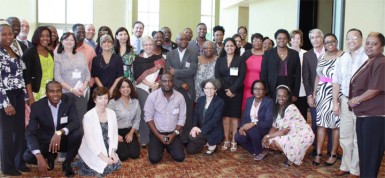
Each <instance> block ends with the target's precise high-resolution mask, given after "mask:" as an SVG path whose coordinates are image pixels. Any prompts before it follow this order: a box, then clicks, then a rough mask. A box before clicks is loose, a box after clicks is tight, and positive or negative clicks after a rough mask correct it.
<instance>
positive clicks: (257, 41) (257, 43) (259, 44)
mask: <svg viewBox="0 0 385 178" xmlns="http://www.w3.org/2000/svg"><path fill="white" fill-rule="evenodd" d="M252 45H253V48H254V49H255V50H260V49H262V45H263V44H262V40H261V39H259V38H253V41H252Z"/></svg>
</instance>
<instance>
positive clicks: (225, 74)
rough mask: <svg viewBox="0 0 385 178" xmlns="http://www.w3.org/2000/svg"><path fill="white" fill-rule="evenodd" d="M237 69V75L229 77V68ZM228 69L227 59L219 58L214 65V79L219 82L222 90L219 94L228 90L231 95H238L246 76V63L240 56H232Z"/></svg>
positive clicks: (241, 90)
mask: <svg viewBox="0 0 385 178" xmlns="http://www.w3.org/2000/svg"><path fill="white" fill-rule="evenodd" d="M232 67H236V68H238V75H237V76H231V75H230V68H232ZM230 68H229V67H227V57H226V56H225V57H219V58H218V59H217V62H216V64H215V78H216V79H218V80H219V81H221V84H222V87H221V88H222V89H221V91H220V92H224V90H225V89H230V91H231V92H232V93H233V94H239V93H242V92H243V88H244V86H243V81H244V80H245V76H246V62H245V60H243V59H242V58H241V57H240V56H237V55H234V58H233V60H232V61H231V64H230Z"/></svg>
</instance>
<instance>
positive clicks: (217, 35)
mask: <svg viewBox="0 0 385 178" xmlns="http://www.w3.org/2000/svg"><path fill="white" fill-rule="evenodd" d="M213 31H214V42H215V47H214V50H215V54H216V55H217V56H220V54H221V51H222V49H223V37H224V36H225V29H224V28H223V27H222V26H219V25H217V26H215V27H214V28H213Z"/></svg>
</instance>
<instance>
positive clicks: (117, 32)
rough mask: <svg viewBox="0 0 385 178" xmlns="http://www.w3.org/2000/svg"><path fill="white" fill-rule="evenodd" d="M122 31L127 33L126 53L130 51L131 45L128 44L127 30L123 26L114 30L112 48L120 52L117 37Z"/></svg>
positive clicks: (128, 35)
mask: <svg viewBox="0 0 385 178" xmlns="http://www.w3.org/2000/svg"><path fill="white" fill-rule="evenodd" d="M122 31H125V32H126V33H127V37H128V38H127V41H126V53H127V52H130V51H131V49H132V46H131V44H130V34H129V33H128V30H127V29H126V28H124V27H119V28H118V29H117V30H116V32H115V45H114V50H115V52H116V53H118V54H119V53H120V42H119V40H118V38H117V36H118V34H119V33H120V32H122Z"/></svg>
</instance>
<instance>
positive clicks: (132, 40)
mask: <svg viewBox="0 0 385 178" xmlns="http://www.w3.org/2000/svg"><path fill="white" fill-rule="evenodd" d="M131 37H132V38H131V39H130V44H131V46H132V47H133V48H134V52H135V53H136V52H137V49H136V40H138V37H137V36H135V35H132V36H131ZM139 41H140V48H141V49H143V36H141V37H139Z"/></svg>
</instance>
